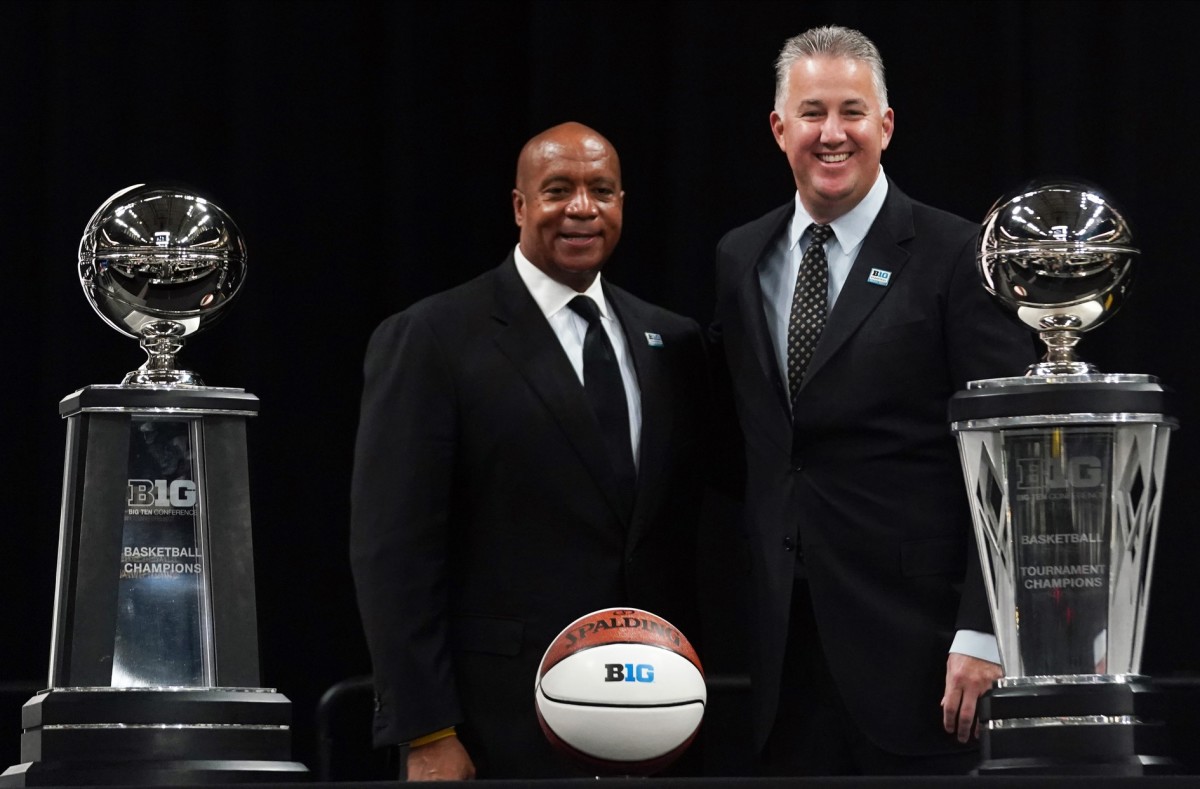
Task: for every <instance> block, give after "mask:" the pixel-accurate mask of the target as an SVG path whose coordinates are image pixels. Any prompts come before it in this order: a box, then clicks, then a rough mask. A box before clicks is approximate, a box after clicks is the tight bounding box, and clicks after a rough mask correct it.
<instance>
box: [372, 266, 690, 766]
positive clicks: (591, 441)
mask: <svg viewBox="0 0 1200 789" xmlns="http://www.w3.org/2000/svg"><path fill="white" fill-rule="evenodd" d="M604 291H605V296H606V298H607V299H608V300H609V303H610V304H611V305H612V307H613V309H614V310H615V311H616V314H617V317H618V319H619V320H620V322H621V325H622V327H623V329H624V332H625V335H626V337H627V340H628V344H629V349H630V352H631V354H632V358H633V361H634V366H635V368H636V372H637V378H638V382H639V385H640V388H641V398H642V434H641V453H640V461H639V468H640V471H639V475H638V486H637V494H636V495H637V498H636V504H635V507H634V511H633V515H632V518H631V520H629V521H628V522H627V521H626V520H624V518H623V516H622V515H621V510H620V507H619V506H618V499H617V497H616V493H615V491H614V489H613V485H614V477H613V474H612V471H611V467H610V466H609V465H607V460H606V458H607V454H606V452H605V448H604V443H603V439H602V437H601V434H600V428H599V423H598V422H597V420H596V418H595V416H594V414H593V412H592V410H591V409H590V407H589V405H588V402H587V400H586V399H585V395H584V391H583V387H582V386H581V384H580V382H579V378H578V377H577V376H576V374H575V371H574V370H573V369H572V367H571V364H570V362H569V361H568V360H567V357H566V354H565V353H564V352H563V350H562V345H561V344H560V342H559V341H558V339H557V337H556V336H555V335H554V332H553V330H552V329H551V328H550V326H549V323H548V322H547V321H546V319H545V317H544V316H543V315H542V313H541V311H540V309H539V308H538V306H537V304H536V303H535V302H534V300H533V297H532V296H531V295H530V294H529V291H528V290H527V289H526V287H525V285H524V283H523V282H522V281H521V279H520V277H519V275H518V274H517V271H516V268H515V265H514V263H513V260H512V257H511V255H510V257H509V259H508V260H507V261H505V262H504V263H503V264H502V265H501V266H500V267H499V268H498V269H495V270H493V271H491V272H489V273H487V274H484V275H482V276H480V277H478V278H476V279H474V280H472V281H470V282H468V283H466V284H464V285H462V286H460V287H457V288H454V289H452V290H450V291H447V292H445V293H441V294H439V295H436V296H433V297H431V298H428V299H425V300H424V301H422V302H420V303H418V304H416V305H415V306H413V307H411V308H409V309H408V310H405V311H404V312H401V313H399V314H397V315H394V316H392V317H391V318H389V319H387V320H386V321H384V322H383V324H381V325H380V327H379V328H378V329H377V330H376V332H375V334H374V336H373V337H372V339H371V343H370V346H369V348H368V350H367V354H366V363H365V371H366V381H365V388H364V393H363V401H362V413H361V417H360V425H359V432H358V443H357V449H356V453H355V464H354V480H353V491H352V522H351V558H352V565H353V570H354V577H355V582H356V586H357V591H358V600H359V606H360V609H361V613H362V618H363V623H364V626H365V630H366V635H367V640H368V644H369V647H370V651H371V657H372V661H373V666H374V676H375V684H376V691H377V701H376V716H375V739H376V742H377V744H379V745H385V744H393V743H399V742H405V741H408V740H410V739H413V738H416V737H418V736H421V735H424V734H427V733H430V732H433V731H436V730H439V729H441V728H444V727H446V726H449V725H452V724H458V726H459V736H460V738H461V739H462V740H463V742H464V744H465V745H466V747H467V748H468V750H469V752H470V753H471V756H472V758H473V759H474V760H475V763H476V767H477V768H478V770H479V774H480V776H481V777H509V776H543V775H552V774H562V773H567V772H569V770H567V769H566V768H565V767H564V766H563V764H561V763H556V762H555V760H554V757H553V755H552V754H551V752H550V749H549V747H548V745H547V743H546V741H545V737H544V736H543V734H542V732H541V730H540V728H539V725H538V723H537V720H536V717H535V712H534V701H533V699H534V696H533V690H534V680H535V675H536V672H537V667H538V663H539V661H540V660H541V657H542V655H543V653H544V651H545V649H546V647H547V646H548V645H549V644H550V642H551V640H552V639H553V638H554V636H556V635H557V634H558V633H559V631H560V630H561V629H562V628H564V627H566V625H568V624H570V623H571V622H572V621H573V620H575V619H576V618H578V617H580V616H583V615H584V614H587V613H590V612H592V611H595V610H597V609H600V608H604V607H609V606H634V607H639V608H644V609H647V610H650V611H653V612H654V613H657V614H659V615H661V616H663V617H666V618H667V619H668V620H670V621H672V623H674V624H675V625H676V626H677V627H679V628H680V629H681V630H682V631H683V632H684V633H685V634H691V633H695V613H694V600H695V590H694V565H695V561H694V555H695V534H696V515H697V513H696V508H697V506H698V503H699V498H700V497H699V495H698V493H697V490H696V488H697V486H698V485H699V479H700V469H699V468H698V464H699V460H698V457H699V453H698V452H697V451H696V450H697V443H698V442H697V439H698V437H699V429H700V427H701V425H700V422H701V419H702V415H703V413H704V411H705V408H706V406H705V397H706V393H705V381H706V372H705V366H704V365H705V359H704V353H705V352H704V347H703V342H702V335H701V332H700V329H699V327H698V326H697V325H696V323H695V322H694V321H692V320H690V319H687V318H683V317H680V316H677V315H674V314H672V313H669V312H667V311H665V310H662V309H659V308H657V307H654V306H652V305H650V304H647V303H646V302H644V301H641V300H639V299H637V298H635V297H633V296H631V295H630V294H628V293H626V292H625V291H623V290H621V289H619V288H616V287H613V286H611V285H609V284H608V283H607V281H606V282H605V284H604ZM647 332H653V333H655V334H658V335H660V336H661V339H662V342H661V347H655V346H653V345H651V344H650V342H649V341H648V338H647V336H646V333H647Z"/></svg>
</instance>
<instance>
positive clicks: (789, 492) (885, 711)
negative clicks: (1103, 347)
mask: <svg viewBox="0 0 1200 789" xmlns="http://www.w3.org/2000/svg"><path fill="white" fill-rule="evenodd" d="M770 121H771V131H772V133H773V135H774V137H775V141H776V143H777V144H778V145H779V147H780V149H781V150H782V151H783V152H784V154H785V155H786V156H787V159H788V162H789V164H790V165H791V169H792V174H793V176H794V180H795V184H796V193H795V195H794V197H793V199H792V200H789V201H788V202H787V204H786V205H783V206H781V207H779V208H777V209H775V210H774V211H771V212H770V213H768V214H767V215H765V216H763V217H761V218H759V219H757V220H755V221H753V222H750V223H749V224H746V225H744V226H742V227H739V228H737V229H735V230H733V231H731V232H730V233H729V234H727V235H726V236H725V237H724V238H723V239H722V240H721V242H720V244H719V245H718V248H717V295H718V304H717V316H716V317H717V320H716V322H715V324H714V334H715V335H716V336H717V337H719V339H720V341H721V343H722V344H723V346H724V352H725V356H726V361H727V363H728V365H729V370H730V374H731V378H732V386H733V390H734V400H735V403H736V406H737V412H738V419H739V422H740V425H741V430H742V434H743V438H744V441H745V450H746V453H745V457H746V463H747V474H746V477H747V484H746V492H745V501H746V515H745V519H746V523H747V530H748V532H749V534H750V539H751V556H752V568H753V571H754V581H753V590H754V596H753V606H754V609H755V612H756V614H757V617H758V621H757V623H756V625H757V626H756V627H755V633H756V644H755V647H756V654H755V660H754V661H753V664H752V665H753V666H754V676H753V687H754V708H753V723H754V744H755V747H756V748H757V749H758V750H759V753H760V754H761V759H762V766H763V770H764V771H765V772H767V773H771V774H921V773H956V772H966V771H968V770H969V769H970V768H971V767H972V766H973V765H974V764H975V762H976V753H975V750H974V744H973V742H972V740H973V735H974V734H975V733H976V732H975V731H974V730H975V729H976V719H975V716H976V706H977V702H978V699H979V696H980V695H981V694H982V693H983V692H985V691H986V690H987V689H988V688H989V687H990V686H991V683H992V682H993V681H994V680H995V679H997V678H998V677H1000V676H1001V673H1002V672H1001V668H1000V666H999V657H998V654H997V652H996V645H995V639H994V637H993V636H992V635H991V631H992V625H991V621H990V617H989V613H988V607H987V603H986V596H985V592H984V588H983V584H982V581H981V577H980V568H979V558H978V553H977V548H976V545H975V540H974V537H973V532H972V528H971V520H970V513H969V510H968V507H967V500H966V494H965V487H964V485H963V480H962V472H961V467H960V465H959V460H958V455H957V450H956V447H955V444H954V441H953V439H952V436H951V433H950V430H949V427H948V424H947V419H946V404H947V400H948V398H949V397H950V396H951V395H952V394H953V393H954V392H955V391H957V390H959V389H961V388H963V387H964V386H965V384H966V382H967V381H970V380H973V379H978V378H992V377H997V376H1004V375H1018V374H1020V373H1021V372H1022V371H1023V370H1024V368H1025V366H1026V365H1027V364H1029V363H1030V362H1032V361H1034V352H1033V346H1032V343H1031V341H1030V340H1029V338H1028V336H1027V335H1026V334H1025V332H1023V331H1021V330H1020V329H1019V328H1018V327H1017V326H1016V325H1015V324H1013V323H1011V322H1010V321H1009V320H1008V318H1007V317H1006V316H1005V315H1004V314H1003V313H1002V311H1001V310H1000V309H999V308H998V307H996V306H995V305H994V304H993V303H992V302H991V301H990V300H989V299H988V297H987V295H986V293H985V292H984V290H983V287H982V285H981V283H980V281H979V277H978V276H977V274H976V272H975V266H974V251H975V245H976V235H977V231H978V226H977V225H976V224H974V223H971V222H968V221H966V220H964V219H961V218H959V217H956V216H953V215H951V214H948V213H945V212H943V211H939V210H937V209H934V208H931V207H929V206H926V205H923V204H921V203H918V202H916V201H914V200H911V199H910V198H908V197H907V196H906V195H904V194H903V193H902V192H901V191H900V189H899V188H898V187H897V186H896V185H895V184H894V183H892V182H891V181H890V180H889V179H888V178H887V177H885V175H884V173H883V170H882V168H881V166H880V159H881V156H882V153H883V151H884V150H885V149H886V148H887V146H888V144H889V143H890V142H891V139H892V133H893V130H894V123H895V114H894V112H893V110H892V108H891V107H890V106H889V105H888V102H887V88H886V85H885V82H884V74H883V62H882V59H881V58H880V56H879V52H878V50H877V49H876V47H875V45H874V44H873V43H872V42H871V41H870V40H869V39H868V38H867V37H866V36H864V35H863V34H862V33H859V32H858V31H855V30H849V29H846V28H842V27H821V28H815V29H812V30H809V31H807V32H806V33H803V34H802V35H799V36H796V37H795V38H792V39H790V40H788V41H787V42H786V43H785V44H784V46H783V49H782V51H781V52H780V55H779V60H778V63H777V86H776V92H775V107H774V111H772V112H771V116H770ZM939 704H940V711H939Z"/></svg>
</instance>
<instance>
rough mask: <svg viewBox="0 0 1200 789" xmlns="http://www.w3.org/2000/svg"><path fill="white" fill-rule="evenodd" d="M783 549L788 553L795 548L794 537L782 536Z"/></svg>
mask: <svg viewBox="0 0 1200 789" xmlns="http://www.w3.org/2000/svg"><path fill="white" fill-rule="evenodd" d="M783 549H784V550H785V551H787V552H788V553H791V552H792V551H794V550H796V541H795V540H794V539H792V538H791V537H784V538H783Z"/></svg>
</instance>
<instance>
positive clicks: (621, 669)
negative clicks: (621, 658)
mask: <svg viewBox="0 0 1200 789" xmlns="http://www.w3.org/2000/svg"><path fill="white" fill-rule="evenodd" d="M604 671H605V677H604V681H605V682H653V681H654V666H652V665H650V664H649V663H605V664H604Z"/></svg>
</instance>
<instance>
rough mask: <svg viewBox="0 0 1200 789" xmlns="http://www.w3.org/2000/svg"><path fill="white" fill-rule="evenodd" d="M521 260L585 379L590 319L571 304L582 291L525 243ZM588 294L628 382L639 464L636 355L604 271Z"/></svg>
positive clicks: (529, 284)
mask: <svg viewBox="0 0 1200 789" xmlns="http://www.w3.org/2000/svg"><path fill="white" fill-rule="evenodd" d="M513 258H514V259H515V260H516V262H517V274H519V275H520V277H521V281H522V282H524V283H525V287H526V288H528V289H529V295H531V296H533V300H534V301H536V302H537V305H538V307H539V308H540V309H541V311H542V314H543V315H545V316H546V320H547V321H548V322H549V323H550V328H551V329H553V330H554V334H555V336H556V337H558V341H559V342H560V343H562V347H563V350H564V351H566V354H567V359H568V360H569V361H570V362H571V367H573V368H574V369H575V374H576V375H577V376H579V383H581V384H582V383H583V338H584V337H585V336H586V335H587V327H588V324H587V321H586V320H584V318H583V316H582V315H580V314H579V313H577V312H575V310H573V309H571V308H570V307H568V306H567V305H568V304H569V303H570V302H571V299H573V298H575V297H576V296H579V295H581V294H580V293H579V292H578V291H575V290H573V289H571V288H569V287H567V286H566V285H563V284H562V283H561V282H556V281H554V280H552V279H550V277H548V276H546V274H545V273H544V272H543V271H542V270H541V269H539V268H538V267H537V266H535V265H533V264H532V263H530V262H529V259H528V258H526V257H525V254H524V253H523V252H521V245H520V244H518V245H517V248H516V249H515V250H514V251H513ZM582 295H584V296H587V297H588V298H590V299H592V300H593V301H595V302H596V304H597V305H598V306H599V307H600V325H601V326H603V327H604V331H605V332H606V333H607V334H608V340H609V342H611V343H612V347H613V351H614V352H615V353H616V355H617V364H618V366H619V367H620V368H621V381H622V382H623V383H624V384H625V401H626V403H627V405H628V406H629V441H630V446H631V447H632V448H633V465H634V468H637V465H638V459H639V454H640V453H639V449H640V446H641V436H642V391H641V389H640V388H639V387H638V382H637V373H636V372H634V369H633V359H632V358H631V357H630V355H629V344H628V343H627V342H626V341H625V331H624V330H623V329H622V328H621V324H620V322H619V321H617V318H616V315H615V314H614V313H613V311H612V310H611V309H609V306H608V302H607V301H606V300H605V298H604V289H603V288H602V287H601V286H600V275H599V274H597V275H596V279H595V281H594V282H592V284H591V287H589V288H588V289H587V290H586V291H584V292H583V294H582Z"/></svg>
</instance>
